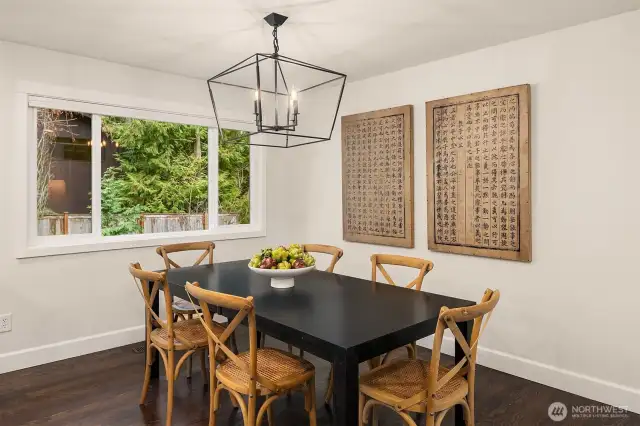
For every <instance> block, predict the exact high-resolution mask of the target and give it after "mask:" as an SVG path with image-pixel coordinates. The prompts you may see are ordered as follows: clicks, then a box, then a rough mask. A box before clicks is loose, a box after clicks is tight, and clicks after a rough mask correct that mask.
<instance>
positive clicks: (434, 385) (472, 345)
mask: <svg viewBox="0 0 640 426" xmlns="http://www.w3.org/2000/svg"><path fill="white" fill-rule="evenodd" d="M499 300H500V291H499V290H491V289H487V290H485V292H484V295H483V296H482V300H481V301H480V302H479V303H478V304H476V305H473V306H469V307H466V308H456V309H449V308H447V307H443V308H442V309H441V310H440V315H439V317H438V325H437V326H436V332H435V335H434V339H433V349H432V351H431V361H430V364H429V378H428V381H427V388H426V389H427V407H432V406H433V405H432V401H431V399H433V396H434V395H435V394H436V393H437V392H438V391H439V390H440V389H442V388H443V387H444V386H446V385H447V383H449V382H450V381H451V380H452V379H453V378H454V377H455V376H457V375H462V376H465V377H466V379H467V381H468V383H469V394H470V395H471V397H472V399H473V394H474V392H475V373H476V357H477V354H478V341H479V339H480V336H481V335H482V332H483V331H484V329H485V327H486V326H487V324H488V322H489V318H490V317H491V314H492V312H493V309H494V308H495V307H496V305H497V304H498V301H499ZM485 316H486V319H485ZM471 320H473V329H472V330H471V338H470V339H469V340H467V338H466V336H464V335H463V334H462V332H461V331H460V328H458V325H457V324H456V323H457V322H466V321H471ZM483 323H484V324H483ZM446 329H449V330H451V333H452V334H453V336H454V338H455V339H456V341H457V343H458V345H460V347H461V348H462V350H463V351H464V354H465V357H464V358H462V360H460V361H459V362H458V363H457V364H456V365H455V366H454V367H453V368H451V370H449V372H448V373H447V374H446V375H444V376H442V377H440V378H439V377H438V371H439V368H440V350H441V348H442V338H443V336H444V332H445V330H446Z"/></svg>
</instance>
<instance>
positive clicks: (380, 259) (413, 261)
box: [324, 254, 433, 404]
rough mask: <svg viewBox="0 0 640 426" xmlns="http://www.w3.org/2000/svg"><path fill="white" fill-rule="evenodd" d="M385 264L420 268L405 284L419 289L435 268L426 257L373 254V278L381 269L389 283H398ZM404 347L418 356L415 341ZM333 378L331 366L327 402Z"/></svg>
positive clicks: (374, 363)
mask: <svg viewBox="0 0 640 426" xmlns="http://www.w3.org/2000/svg"><path fill="white" fill-rule="evenodd" d="M383 265H396V266H406V267H409V268H415V269H419V270H420V271H419V272H418V276H417V277H416V278H415V279H414V280H413V281H411V282H410V283H409V284H407V285H406V286H405V287H406V288H415V289H416V290H418V291H420V290H421V289H422V281H423V280H424V276H425V275H427V274H428V273H429V272H430V271H431V270H432V269H433V262H431V261H429V260H426V259H420V258H417V257H407V256H399V255H394V254H374V255H372V256H371V280H372V281H376V280H377V276H376V275H377V274H376V273H377V271H378V270H380V272H381V273H382V275H383V276H384V278H385V279H386V280H387V282H388V283H389V284H392V285H396V283H395V281H393V279H392V278H391V276H390V275H389V273H388V272H387V270H386V269H385V268H384V266H383ZM404 348H405V349H406V351H407V354H408V355H409V357H410V358H415V357H416V355H417V348H416V343H415V342H413V343H411V344H409V345H406V346H404ZM398 349H401V348H398ZM392 352H393V351H391V352H389V353H387V354H385V355H384V356H383V357H382V360H381V361H380V360H378V359H372V360H369V367H371V368H375V367H377V366H378V365H379V364H381V363H382V364H384V363H386V362H387V361H388V360H389V359H390V358H389V355H390V354H391V353H392ZM333 379H334V378H333V367H331V370H330V371H329V381H328V384H327V390H326V392H325V394H324V402H325V403H326V404H329V403H330V402H331V396H332V395H333Z"/></svg>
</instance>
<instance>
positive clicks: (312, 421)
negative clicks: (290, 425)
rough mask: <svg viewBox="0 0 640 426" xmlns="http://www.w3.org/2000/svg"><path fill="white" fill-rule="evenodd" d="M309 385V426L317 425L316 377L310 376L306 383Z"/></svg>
mask: <svg viewBox="0 0 640 426" xmlns="http://www.w3.org/2000/svg"><path fill="white" fill-rule="evenodd" d="M308 386H309V390H308V391H309V426H317V422H318V420H317V418H316V379H315V377H311V380H309V383H308Z"/></svg>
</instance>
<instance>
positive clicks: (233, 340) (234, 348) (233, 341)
mask: <svg viewBox="0 0 640 426" xmlns="http://www.w3.org/2000/svg"><path fill="white" fill-rule="evenodd" d="M229 339H230V340H231V350H232V351H233V353H235V354H237V353H238V342H237V341H236V332H235V331H234V332H233V333H231V336H230V337H229Z"/></svg>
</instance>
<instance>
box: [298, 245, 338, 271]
mask: <svg viewBox="0 0 640 426" xmlns="http://www.w3.org/2000/svg"><path fill="white" fill-rule="evenodd" d="M302 248H303V250H304V251H305V252H307V253H325V254H330V255H331V263H330V264H329V267H328V268H327V269H326V271H327V272H333V268H335V266H336V263H338V260H340V258H341V257H342V255H343V251H342V249H341V248H338V247H334V246H327V245H324V244H303V245H302Z"/></svg>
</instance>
